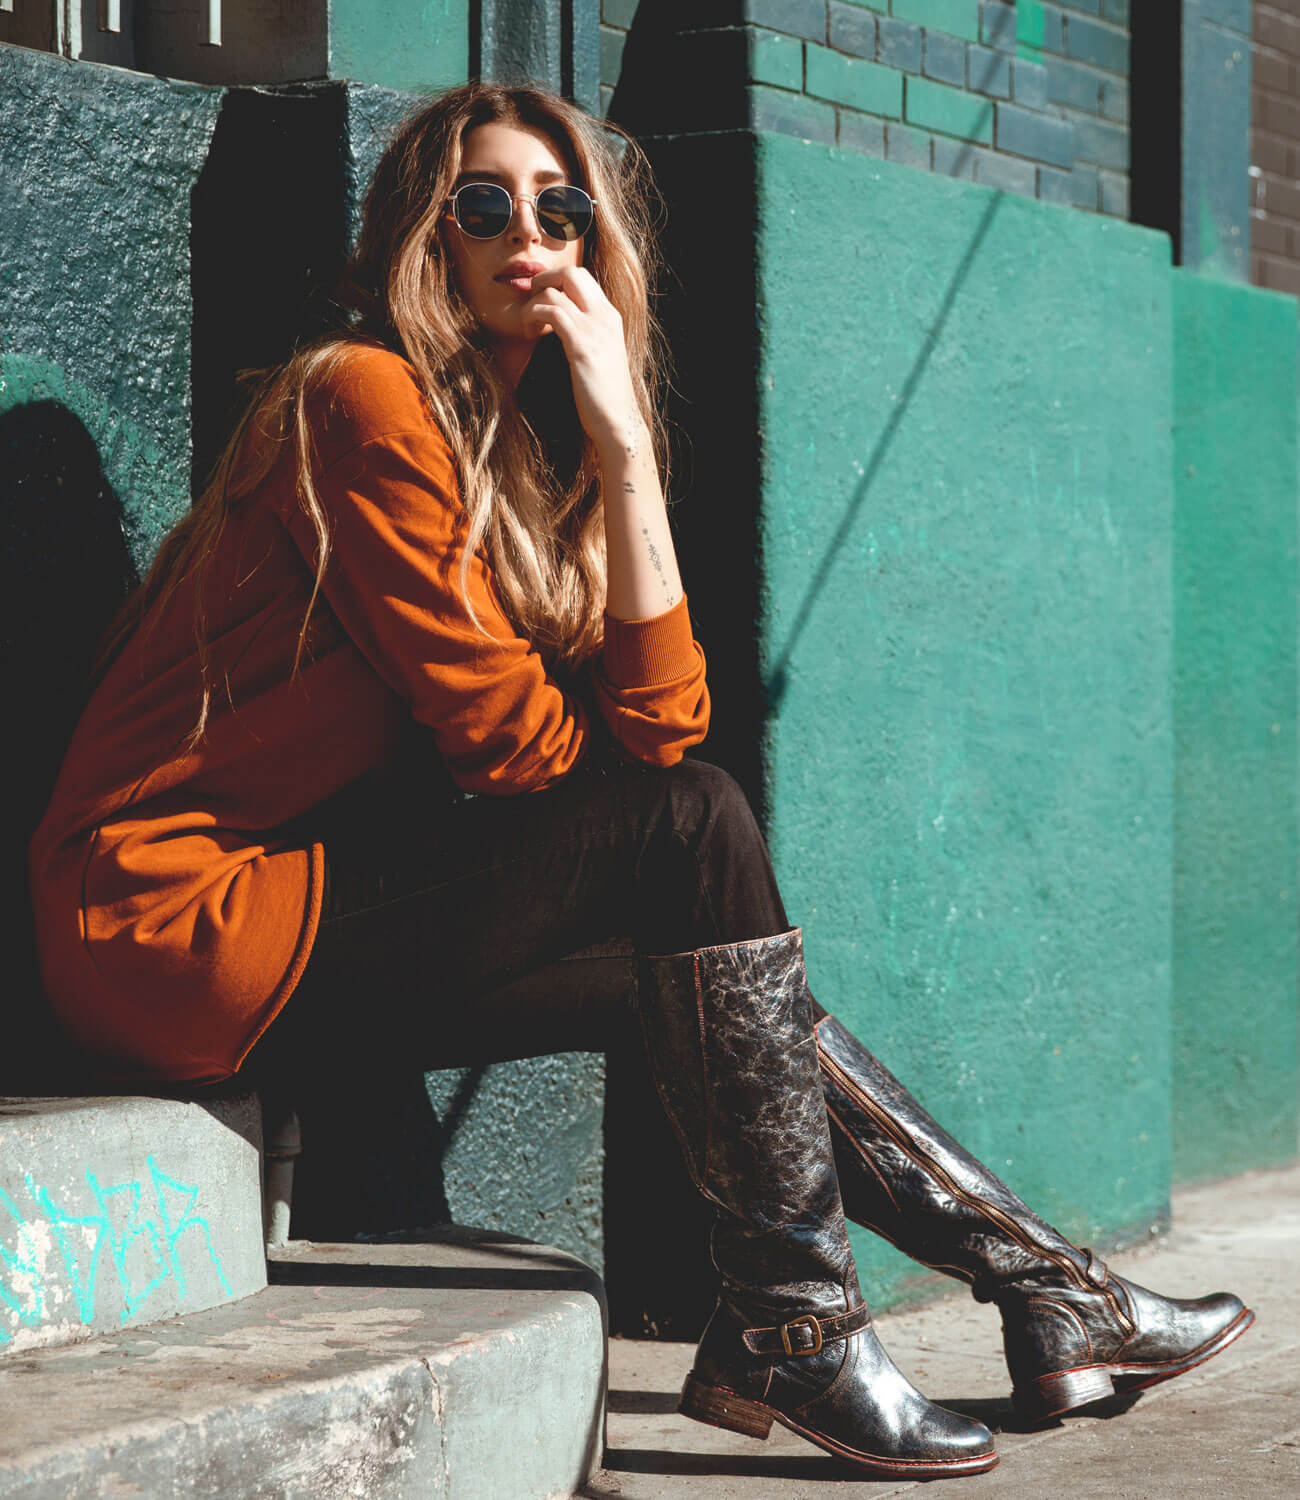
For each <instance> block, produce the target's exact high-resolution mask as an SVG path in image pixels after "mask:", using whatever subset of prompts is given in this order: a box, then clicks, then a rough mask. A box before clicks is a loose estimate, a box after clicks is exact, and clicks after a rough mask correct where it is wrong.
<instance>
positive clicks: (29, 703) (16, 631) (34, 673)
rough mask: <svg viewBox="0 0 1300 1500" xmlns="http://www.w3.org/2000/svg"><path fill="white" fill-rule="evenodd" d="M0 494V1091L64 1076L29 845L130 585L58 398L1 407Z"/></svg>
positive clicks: (118, 539)
mask: <svg viewBox="0 0 1300 1500" xmlns="http://www.w3.org/2000/svg"><path fill="white" fill-rule="evenodd" d="M0 466H2V467H3V471H4V473H5V475H6V478H7V481H8V482H7V484H6V485H5V487H4V491H3V501H4V508H5V509H4V532H5V547H4V572H3V579H2V580H0V589H2V590H3V596H4V601H5V609H6V614H5V621H4V629H3V633H4V650H3V657H2V660H3V688H2V691H3V695H4V702H5V705H6V709H7V719H8V722H9V725H10V734H9V736H8V746H7V760H8V764H9V766H10V771H9V775H8V795H7V796H6V797H5V799H4V811H3V814H2V817H3V822H2V823H0V830H2V831H0V840H2V843H0V848H3V860H4V866H3V871H4V873H3V880H4V895H3V910H4V918H3V921H4V939H3V941H4V949H5V953H6V955H7V958H6V966H7V970H8V972H7V975H6V980H7V982H6V986H5V989H6V994H7V996H8V1003H7V1005H6V1013H5V1014H4V1016H3V1022H2V1024H3V1033H0V1034H2V1035H3V1038H4V1040H3V1044H2V1045H0V1090H5V1089H8V1090H13V1091H17V1092H27V1093H30V1092H33V1091H36V1090H40V1089H43V1088H47V1087H50V1086H53V1085H54V1084H55V1083H57V1081H58V1080H59V1079H60V1078H66V1076H67V1069H68V1066H69V1064H68V1059H67V1057H66V1054H65V1049H64V1048H63V1045H62V1043H61V1040H60V1038H59V1035H58V1032H57V1031H56V1030H55V1028H54V1023H53V1020H52V1018H51V1016H50V1013H49V1011H48V1008H47V1007H46V1005H45V1002H44V1001H43V999H42V998H41V988H40V982H39V978H38V976H37V969H36V955H35V951H34V946H33V942H32V930H31V927H32V924H31V905H30V901H29V898H28V893H27V844H28V841H29V840H30V838H31V835H32V833H33V832H34V830H35V827H36V824H37V823H38V822H39V820H40V817H41V814H42V813H43V812H44V810H45V805H46V803H47V801H48V800H49V795H50V792H51V790H52V789H53V786H54V781H55V778H56V776H57V775H58V770H59V765H60V763H61V761H62V759H63V753H64V750H65V749H66V747H67V742H68V739H69V737H70V736H71V733H72V730H73V727H74V726H75V724H76V721H77V718H78V716H79V714H80V713H81V709H82V707H83V705H84V703H85V700H86V698H87V696H88V695H89V688H90V680H91V673H92V670H93V667H94V660H95V654H96V651H97V649H98V646H99V642H100V640H101V638H102V636H103V633H104V631H105V628H106V627H107V625H108V623H109V621H110V620H111V619H112V616H113V614H114V612H115V611H116V609H117V607H118V605H119V604H120V603H121V602H122V600H123V599H124V598H125V597H126V595H127V593H128V592H129V591H130V589H131V588H132V587H133V585H134V583H135V570H134V568H133V566H132V563H131V558H130V555H129V553H128V551H127V546H126V540H125V537H124V535H123V531H122V504H121V501H120V500H119V498H118V496H117V495H116V493H115V492H114V490H113V487H112V485H111V484H110V483H109V481H108V479H107V477H106V476H105V474H104V468H103V463H102V461H101V458H100V453H99V449H98V448H97V446H96V444H95V441H94V439H93V438H92V437H91V435H90V433H89V432H88V431H87V429H86V427H85V426H84V424H83V423H82V422H81V420H80V418H79V417H77V416H76V415H75V414H74V413H73V412H72V411H70V410H69V409H68V408H67V407H66V406H64V405H62V404H61V403H60V402H58V401H52V400H42V401H33V402H28V403H26V404H24V405H21V406H16V407H14V408H12V409H11V410H9V411H5V412H0Z"/></svg>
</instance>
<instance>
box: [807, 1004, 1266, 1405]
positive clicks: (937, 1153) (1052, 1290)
mask: <svg viewBox="0 0 1300 1500" xmlns="http://www.w3.org/2000/svg"><path fill="white" fill-rule="evenodd" d="M817 1009H818V1011H820V1007H818V1008H817ZM816 1034H817V1051H818V1058H819V1062H820V1066H821V1073H822V1083H823V1087H824V1090H825V1098H826V1108H827V1113H828V1115H829V1117H830V1121H831V1135H832V1139H833V1141H834V1147H835V1159H836V1162H837V1164H838V1167H839V1179H840V1187H841V1191H842V1193H843V1201H844V1209H845V1212H846V1213H847V1214H848V1216H849V1218H851V1219H852V1220H853V1221H854V1222H855V1223H857V1224H863V1225H866V1226H867V1227H868V1228H870V1229H874V1230H875V1231H876V1232H877V1233H878V1234H881V1235H883V1236H884V1237H885V1238H886V1239H888V1240H891V1241H892V1242H893V1243H894V1244H895V1245H897V1246H898V1248H899V1249H900V1250H902V1251H904V1252H905V1253H906V1254H908V1255H910V1256H911V1257H912V1258H913V1259H914V1260H918V1261H920V1262H921V1263H922V1264H924V1265H927V1266H931V1267H933V1268H934V1269H935V1270H937V1271H947V1272H949V1273H950V1274H951V1275H954V1276H959V1277H961V1278H962V1279H963V1280H965V1281H968V1282H969V1283H970V1284H971V1286H972V1288H973V1290H974V1293H975V1296H976V1298H977V1299H978V1300H979V1301H981V1302H994V1303H996V1304H997V1307H998V1309H999V1311H1000V1312H1001V1314H1002V1328H1003V1336H1004V1341H1005V1345H1006V1354H1007V1364H1008V1366H1009V1368H1010V1371H1011V1380H1012V1389H1013V1395H1014V1399H1015V1403H1016V1407H1017V1409H1018V1410H1019V1411H1020V1412H1021V1413H1022V1415H1024V1416H1026V1417H1028V1418H1030V1419H1033V1420H1045V1419H1047V1418H1049V1417H1053V1416H1058V1415H1059V1414H1060V1413H1062V1412H1066V1411H1070V1410H1072V1409H1073V1408H1075V1407H1079V1406H1085V1405H1087V1404H1088V1403H1089V1402H1092V1401H1098V1400H1101V1399H1102V1398H1104V1397H1106V1396H1110V1395H1112V1394H1113V1393H1114V1392H1116V1391H1132V1390H1140V1389H1141V1388H1142V1387H1144V1386H1148V1385H1154V1384H1156V1382H1157V1381H1161V1380H1168V1379H1170V1378H1171V1377H1172V1376H1174V1375H1181V1374H1182V1373H1183V1372H1184V1371H1185V1370H1190V1369H1192V1368H1193V1367H1194V1366H1196V1365H1199V1364H1202V1363H1203V1362H1204V1361H1205V1360H1207V1359H1209V1358H1210V1357H1211V1356H1212V1355H1214V1354H1217V1353H1219V1351H1220V1350H1221V1349H1224V1348H1226V1347H1227V1346H1228V1345H1229V1344H1230V1343H1231V1342H1232V1341H1233V1340H1234V1339H1235V1338H1237V1337H1238V1336H1239V1335H1240V1334H1243V1333H1244V1332H1245V1331H1246V1329H1247V1328H1249V1327H1250V1325H1251V1323H1252V1322H1254V1314H1253V1313H1251V1312H1250V1311H1248V1310H1247V1309H1246V1308H1245V1307H1244V1306H1243V1305H1242V1303H1241V1301H1240V1299H1239V1298H1237V1297H1234V1296H1231V1295H1230V1294H1228V1293H1226V1292H1218V1293H1215V1294H1214V1295H1212V1296H1209V1297H1201V1298H1199V1299H1197V1300H1194V1301H1182V1300H1178V1299H1175V1298H1171V1297H1161V1296H1159V1295H1157V1294H1156V1293H1155V1292H1150V1291H1147V1290H1146V1289H1145V1288H1144V1287H1140V1286H1138V1285H1136V1284H1135V1283H1134V1282H1131V1281H1127V1280H1125V1278H1124V1277H1122V1276H1117V1275H1116V1274H1115V1273H1114V1272H1113V1271H1110V1270H1108V1269H1107V1267H1106V1266H1105V1265H1104V1264H1103V1263H1102V1261H1101V1260H1100V1259H1098V1257H1097V1256H1096V1255H1094V1254H1093V1253H1092V1251H1091V1250H1080V1249H1079V1248H1078V1247H1077V1246H1075V1245H1072V1244H1071V1243H1070V1242H1069V1240H1067V1239H1065V1238H1064V1236H1063V1235H1061V1234H1058V1233H1057V1231H1056V1230H1055V1229H1053V1228H1052V1227H1051V1225H1050V1224H1047V1223H1045V1222H1044V1221H1043V1220H1042V1219H1040V1218H1039V1217H1038V1215H1037V1214H1035V1213H1034V1212H1033V1211H1032V1210H1031V1209H1030V1208H1029V1207H1028V1206H1027V1205H1026V1204H1025V1203H1023V1202H1022V1201H1021V1199H1019V1198H1018V1197H1017V1196H1016V1195H1015V1193H1013V1192H1012V1191H1011V1189H1010V1188H1009V1187H1007V1186H1006V1184H1005V1183H1003V1182H1001V1181H1000V1180H999V1179H998V1178H997V1177H995V1176H994V1175H993V1173H992V1172H990V1171H989V1169H988V1168H987V1167H985V1166H984V1165H983V1164H982V1163H981V1162H979V1161H977V1160H976V1159H975V1158H974V1157H973V1156H972V1155H971V1154H970V1153H969V1152H968V1151H966V1150H964V1149H963V1148H962V1147H961V1146H960V1145H958V1143H957V1142H956V1141H955V1140H954V1139H953V1138H952V1136H950V1135H949V1134H948V1133H947V1131H945V1130H944V1129H943V1128H942V1127H941V1126H940V1125H938V1124H936V1123H935V1121H934V1120H933V1119H932V1118H931V1117H930V1116H929V1115H928V1114H927V1113H926V1112H925V1110H924V1109H922V1108H921V1106H920V1105H919V1104H918V1103H917V1101H916V1100H915V1099H914V1098H913V1097H912V1096H911V1094H909V1093H908V1092H907V1090H906V1089H905V1088H904V1087H903V1086H902V1084H900V1083H899V1082H898V1080H897V1079H896V1078H895V1077H894V1076H893V1075H892V1074H891V1073H890V1072H889V1071H888V1069H886V1068H885V1067H884V1066H883V1065H882V1064H881V1063H880V1062H879V1061H878V1060H877V1059H876V1058H875V1057H873V1056H872V1055H871V1053H870V1052H868V1051H867V1049H866V1048H865V1047H864V1046H863V1045H862V1043H861V1042H859V1041H858V1039H857V1038H856V1037H855V1036H854V1035H853V1034H852V1032H850V1031H849V1030H848V1029H847V1028H846V1027H844V1026H842V1025H841V1024H840V1023H839V1022H838V1021H837V1020H836V1019H835V1018H834V1017H833V1016H827V1015H825V1014H824V1013H822V1015H821V1019H820V1020H818V1021H817V1023H816Z"/></svg>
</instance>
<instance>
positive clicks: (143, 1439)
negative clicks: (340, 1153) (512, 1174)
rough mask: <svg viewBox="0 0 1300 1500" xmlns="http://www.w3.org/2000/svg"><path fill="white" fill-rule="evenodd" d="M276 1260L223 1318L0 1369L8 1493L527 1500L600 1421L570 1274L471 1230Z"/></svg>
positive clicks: (588, 1276) (2, 1363)
mask: <svg viewBox="0 0 1300 1500" xmlns="http://www.w3.org/2000/svg"><path fill="white" fill-rule="evenodd" d="M431 1234H432V1235H436V1236H437V1238H436V1239H435V1240H434V1241H433V1242H432V1243H421V1244H411V1243H394V1242H389V1241H385V1242H382V1243H364V1244H340V1245H325V1244H308V1243H303V1242H291V1243H290V1244H289V1245H288V1246H286V1247H285V1248H284V1249H283V1250H280V1251H276V1252H275V1254H274V1256H273V1259H272V1262H271V1284H270V1285H269V1286H268V1287H267V1288H266V1289H265V1290H263V1291H261V1292H258V1293H257V1294H256V1295H255V1296H253V1297H249V1298H246V1299H245V1300H244V1301H242V1302H239V1303H237V1304H235V1305H233V1306H229V1307H222V1308H215V1309H211V1310H209V1311H206V1312H199V1313H190V1314H186V1315H184V1316H182V1317H178V1318H174V1319H171V1320H169V1321H166V1322H161V1323H155V1324H150V1325H148V1326H146V1327H141V1328H133V1329H129V1330H125V1331H123V1332H120V1333H116V1334H112V1335H104V1336H102V1337H99V1338H96V1339H94V1340H92V1341H90V1342H88V1343H84V1344H80V1345H76V1346H72V1347H65V1348H51V1349H41V1350H33V1351H30V1352H28V1353H26V1354H21V1355H13V1356H10V1357H9V1358H7V1359H4V1360H0V1412H3V1413H4V1420H3V1422H2V1423H0V1500H91V1497H94V1500H104V1497H108V1496H114V1497H119V1496H125V1495H134V1496H142V1497H148V1500H172V1497H177V1500H179V1497H181V1496H185V1497H187V1500H254V1497H257V1500H269V1497H272V1496H274V1497H277V1500H280V1497H283V1500H298V1497H301V1500H308V1497H310V1500H335V1497H340V1500H341V1497H344V1496H348V1497H360V1496H364V1497H365V1500H425V1497H429V1500H432V1497H435V1496H436V1497H438V1500H541V1497H551V1496H567V1495H571V1494H573V1493H574V1492H575V1491H576V1490H579V1489H581V1488H582V1487H583V1486H584V1485H585V1483H586V1480H587V1476H588V1474H589V1473H590V1472H591V1469H592V1467H593V1465H594V1463H595V1462H596V1461H597V1459H598V1458H599V1454H600V1449H601V1440H602V1435H603V1423H604V1393H605V1351H606V1340H605V1306H604V1295H603V1289H602V1287H601V1283H600V1280H599V1278H598V1277H597V1276H596V1274H595V1273H594V1272H593V1271H591V1270H590V1269H589V1268H588V1267H587V1266H585V1265H583V1263H582V1262H581V1261H578V1260H575V1259H574V1258H573V1257H571V1256H568V1255H565V1254H564V1253H562V1252H560V1251H556V1250H551V1249H547V1248H546V1247H545V1246H540V1245H533V1244H529V1243H527V1242H525V1241H520V1240H516V1239H513V1238H511V1237H509V1236H505V1235H495V1234H491V1233H489V1232H485V1231H478V1232H475V1231H470V1230H439V1231H432V1232H431Z"/></svg>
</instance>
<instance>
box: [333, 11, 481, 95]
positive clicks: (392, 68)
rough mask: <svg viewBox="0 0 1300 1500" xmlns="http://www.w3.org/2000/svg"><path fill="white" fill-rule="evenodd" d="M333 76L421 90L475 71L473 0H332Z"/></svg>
mask: <svg viewBox="0 0 1300 1500" xmlns="http://www.w3.org/2000/svg"><path fill="white" fill-rule="evenodd" d="M329 9H330V18H329V76H330V77H331V78H344V79H347V80H349V81H350V82H354V83H379V84H384V85H386V86H387V87H388V88H392V89H411V90H415V91H416V92H420V93H427V92H431V91H432V90H435V89H442V88H448V87H450V86H451V85H452V84H454V83H462V82H464V80H465V79H466V78H467V77H468V76H469V53H470V9H471V7H470V4H469V0H385V3H384V4H383V5H376V4H374V3H373V0H330V8H329Z"/></svg>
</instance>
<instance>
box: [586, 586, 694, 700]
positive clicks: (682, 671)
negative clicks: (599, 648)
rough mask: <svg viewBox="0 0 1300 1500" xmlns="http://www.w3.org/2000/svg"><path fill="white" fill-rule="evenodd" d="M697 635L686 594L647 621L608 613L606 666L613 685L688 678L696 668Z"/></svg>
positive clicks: (654, 682) (648, 685) (650, 685)
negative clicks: (688, 674)
mask: <svg viewBox="0 0 1300 1500" xmlns="http://www.w3.org/2000/svg"><path fill="white" fill-rule="evenodd" d="M694 643H695V638H694V636H693V635H692V633H691V618H690V615H689V613H688V612H687V608H686V595H685V594H683V595H682V597H681V598H680V599H679V600H678V601H677V603H676V604H674V605H673V607H672V608H671V609H670V610H666V611H665V612H664V613H663V614H661V615H654V616H652V617H651V618H650V619H648V620H616V619H615V618H614V616H613V615H609V614H607V615H606V616H605V646H604V655H603V665H604V668H605V676H606V677H607V678H608V679H609V681H610V682H611V683H612V684H613V686H614V687H624V688H636V687H654V686H655V685H656V684H657V683H661V682H672V681H674V679H676V678H678V677H685V676H686V674H687V673H688V672H691V671H693V670H694V668H695V660H696V658H695V649H694Z"/></svg>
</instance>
